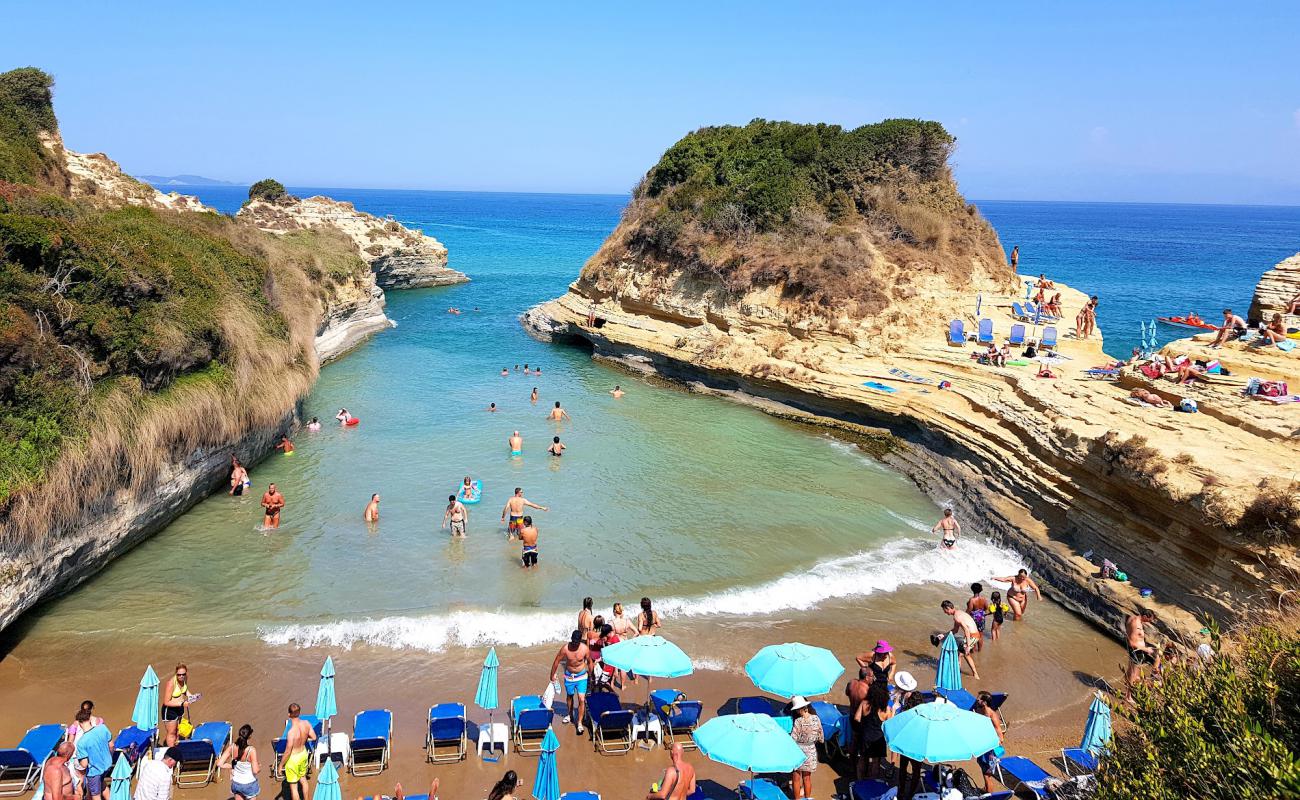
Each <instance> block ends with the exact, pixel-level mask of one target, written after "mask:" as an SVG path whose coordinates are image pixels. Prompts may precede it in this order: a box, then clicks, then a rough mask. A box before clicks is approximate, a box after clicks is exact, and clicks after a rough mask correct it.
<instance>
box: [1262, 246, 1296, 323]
mask: <svg viewBox="0 0 1300 800" xmlns="http://www.w3.org/2000/svg"><path fill="white" fill-rule="evenodd" d="M1297 297H1300V253H1297V254H1295V255H1293V256H1291V257H1290V258H1288V259H1285V260H1283V261H1281V262H1279V263H1278V265H1277V266H1275V267H1273V268H1272V269H1270V270H1269V271H1268V272H1265V273H1264V277H1262V278H1260V279H1259V283H1258V284H1256V286H1255V296H1254V297H1253V298H1252V299H1251V301H1250V317H1249V318H1250V322H1252V323H1255V322H1259V321H1260V320H1263V321H1265V322H1267V321H1268V320H1269V319H1271V318H1272V317H1273V315H1274V314H1282V315H1283V317H1284V318H1285V317H1287V316H1288V315H1287V313H1286V311H1287V307H1288V306H1289V305H1290V303H1291V301H1292V300H1294V299H1296V298H1297ZM1289 316H1290V319H1289V320H1287V322H1288V323H1289V324H1290V325H1291V326H1292V327H1295V326H1296V324H1297V323H1300V314H1291V315H1289Z"/></svg>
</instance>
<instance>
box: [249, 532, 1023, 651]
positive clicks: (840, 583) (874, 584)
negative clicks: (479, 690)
mask: <svg viewBox="0 0 1300 800" xmlns="http://www.w3.org/2000/svg"><path fill="white" fill-rule="evenodd" d="M1020 566H1021V561H1020V557H1019V556H1018V555H1017V554H1016V553H1014V552H1012V551H1009V550H1005V549H1002V548H999V547H996V546H994V545H992V544H988V543H986V542H980V541H975V540H972V539H963V540H962V542H961V544H960V545H958V547H957V549H956V550H955V551H943V550H940V549H938V548H937V547H936V546H935V543H934V542H933V540H929V539H926V540H916V539H905V540H899V541H894V542H890V543H888V544H885V545H882V546H881V547H878V548H874V549H872V550H867V551H863V552H859V553H855V554H853V555H850V556H843V557H840V558H833V559H828V560H825V561H821V562H818V563H816V564H814V565H812V566H811V567H808V568H807V569H804V570H800V571H798V572H792V573H789V574H787V575H784V576H782V577H780V578H777V579H775V580H772V581H768V582H765V583H761V584H758V585H755V586H748V587H737V588H733V589H727V590H724V591H720V592H712V593H709V594H705V595H701V596H698V597H667V598H662V599H658V600H656V601H655V608H656V610H658V611H659V612H660V613H662V614H663V615H664V616H666V617H670V618H673V619H683V618H691V617H712V616H732V617H746V616H763V615H773V614H779V613H781V612H786V611H807V610H810V609H813V608H816V607H818V606H820V605H821V604H823V603H826V602H828V601H833V600H839V599H845V598H853V597H863V596H866V595H870V594H874V593H877V592H892V591H895V590H897V589H899V588H901V587H904V586H909V585H919V584H924V583H941V584H948V585H951V586H962V585H965V584H968V583H970V582H971V581H975V580H981V579H987V578H988V577H989V576H991V575H1006V574H1010V573H1013V572H1015V571H1016V570H1017V569H1018V568H1019V567H1020ZM624 605H626V606H627V607H628V608H629V609H635V607H636V603H635V602H632V603H631V604H629V603H627V602H626V601H625V602H624ZM573 619H574V614H573V612H571V611H518V610H514V611H512V610H506V609H496V610H467V611H453V612H449V613H441V614H427V615H409V616H391V617H380V618H368V619H357V620H338V621H333V622H324V623H319V624H307V623H299V624H294V625H281V626H273V627H265V628H261V629H259V631H258V633H259V635H260V636H261V639H262V641H264V642H266V643H268V644H271V645H277V646H290V645H291V646H297V647H314V646H329V647H340V648H345V649H347V648H351V647H352V646H353V645H367V646H371V647H384V648H390V649H394V650H419V651H425V652H431V653H437V652H442V651H444V650H446V649H447V648H449V647H482V646H485V645H512V646H516V647H532V646H535V645H540V644H546V643H548V642H561V641H564V640H565V639H567V638H568V635H569V633H570V631H571V630H572V628H573Z"/></svg>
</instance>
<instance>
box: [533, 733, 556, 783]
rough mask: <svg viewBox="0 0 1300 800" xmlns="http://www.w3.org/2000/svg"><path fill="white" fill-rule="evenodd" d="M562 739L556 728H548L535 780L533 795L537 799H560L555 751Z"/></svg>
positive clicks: (543, 740)
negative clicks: (559, 737)
mask: <svg viewBox="0 0 1300 800" xmlns="http://www.w3.org/2000/svg"><path fill="white" fill-rule="evenodd" d="M559 749H560V740H559V739H558V738H556V736H555V729H554V728H547V729H546V736H545V737H544V738H543V739H542V755H541V758H540V759H539V760H538V762H537V779H536V780H534V781H533V797H535V798H537V800H560V771H559V767H558V766H557V765H556V763H555V751H556V750H559Z"/></svg>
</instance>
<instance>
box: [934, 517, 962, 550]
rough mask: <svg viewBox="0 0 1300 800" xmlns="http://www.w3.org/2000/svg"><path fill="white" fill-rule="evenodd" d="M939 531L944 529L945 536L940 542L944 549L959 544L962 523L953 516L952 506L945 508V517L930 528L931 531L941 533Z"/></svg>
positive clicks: (949, 548)
mask: <svg viewBox="0 0 1300 800" xmlns="http://www.w3.org/2000/svg"><path fill="white" fill-rule="evenodd" d="M939 531H943V538H942V539H940V540H939V544H940V545H941V546H942V547H943V548H944V549H946V550H951V549H953V548H954V547H956V546H957V537H959V536H961V525H960V524H959V523H958V522H957V520H956V519H954V518H953V516H952V509H951V508H945V509H944V510H943V519H941V520H939V521H938V522H936V523H935V524H934V527H933V528H931V529H930V533H939Z"/></svg>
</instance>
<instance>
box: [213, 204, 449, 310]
mask: <svg viewBox="0 0 1300 800" xmlns="http://www.w3.org/2000/svg"><path fill="white" fill-rule="evenodd" d="M237 218H238V219H241V220H246V221H248V222H249V223H251V224H253V225H256V226H257V227H258V228H261V229H262V230H264V231H267V232H269V233H286V232H288V231H294V230H302V229H304V228H319V227H329V228H334V229H336V230H339V231H342V232H343V233H344V234H345V235H346V236H347V237H348V238H350V239H351V240H352V241H353V243H354V244H356V246H357V250H358V251H360V253H361V257H362V258H363V259H365V260H366V262H368V263H369V264H370V266H371V268H372V269H373V270H374V273H375V278H376V280H377V281H378V283H379V286H380V287H382V288H384V289H416V288H421V287H426V286H450V285H452V284H456V283H464V282H466V281H468V280H469V277H468V276H467V275H465V273H463V272H457V271H456V270H454V269H450V268H448V266H447V248H446V247H444V246H443V245H442V243H441V242H439V241H438V240H437V239H435V238H433V237H432V236H428V235H425V234H424V233H423V232H422V231H419V230H413V229H411V228H407V227H405V226H403V225H401V224H399V223H398V222H396V221H394V220H392V219H380V218H379V217H376V216H375V215H373V214H367V213H366V212H364V211H359V210H357V208H356V207H355V206H354V205H352V204H351V203H347V202H343V201H341V200H332V199H330V198H328V197H320V196H317V197H308V198H306V199H297V198H285V199H283V200H277V201H274V202H272V201H268V200H262V199H253V200H250V201H248V202H247V203H245V204H244V207H243V208H241V209H240V210H239V214H238V215H237Z"/></svg>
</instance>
